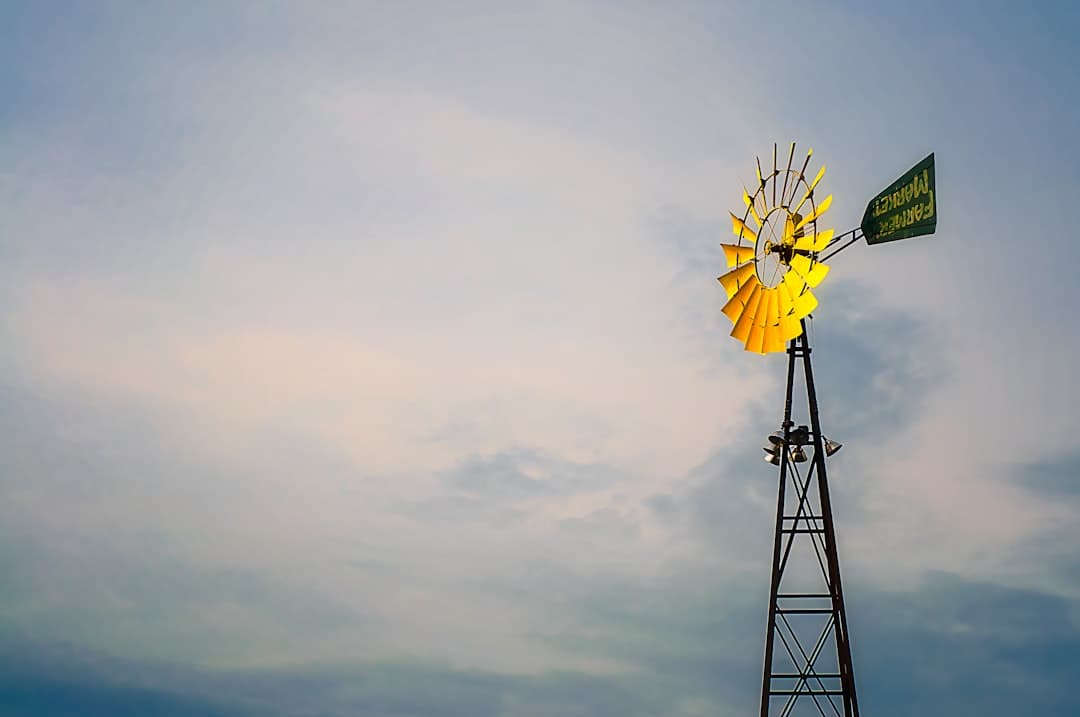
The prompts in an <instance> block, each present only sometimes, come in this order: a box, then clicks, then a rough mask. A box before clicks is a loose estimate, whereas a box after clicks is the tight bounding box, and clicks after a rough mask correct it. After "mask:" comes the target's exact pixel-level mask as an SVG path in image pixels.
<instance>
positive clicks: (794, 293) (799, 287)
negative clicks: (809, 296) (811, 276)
mask: <svg viewBox="0 0 1080 717" xmlns="http://www.w3.org/2000/svg"><path fill="white" fill-rule="evenodd" d="M780 282H781V283H782V284H783V285H784V286H786V287H787V289H788V291H789V292H790V293H791V305H792V307H794V305H795V299H797V298H799V294H801V293H803V291H805V290H806V289H807V286H806V279H803V278H802V277H801V276H799V274H798V273H797V272H794V271H789V272H787V273H785V274H784V277H783V278H782V279H781V280H780Z"/></svg>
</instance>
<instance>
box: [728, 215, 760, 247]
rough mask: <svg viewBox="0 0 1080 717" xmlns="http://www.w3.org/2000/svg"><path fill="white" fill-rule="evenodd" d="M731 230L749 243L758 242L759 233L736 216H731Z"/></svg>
mask: <svg viewBox="0 0 1080 717" xmlns="http://www.w3.org/2000/svg"><path fill="white" fill-rule="evenodd" d="M731 230H732V231H733V232H735V236H737V237H739V238H740V239H746V240H747V241H749V242H756V241H757V233H756V232H754V230H753V229H751V228H750V227H748V226H746V224H745V223H743V220H742V219H739V218H738V217H737V216H735V215H734V214H732V215H731Z"/></svg>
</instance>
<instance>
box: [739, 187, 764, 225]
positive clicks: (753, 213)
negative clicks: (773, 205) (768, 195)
mask: <svg viewBox="0 0 1080 717" xmlns="http://www.w3.org/2000/svg"><path fill="white" fill-rule="evenodd" d="M742 200H743V204H745V205H746V208H747V209H749V210H750V216H752V217H753V218H754V221H755V222H757V225H758V226H759V227H760V226H761V217H759V216H758V213H757V207H755V206H754V200H753V199H751V198H750V194H749V192H747V191H746V187H743V190H742Z"/></svg>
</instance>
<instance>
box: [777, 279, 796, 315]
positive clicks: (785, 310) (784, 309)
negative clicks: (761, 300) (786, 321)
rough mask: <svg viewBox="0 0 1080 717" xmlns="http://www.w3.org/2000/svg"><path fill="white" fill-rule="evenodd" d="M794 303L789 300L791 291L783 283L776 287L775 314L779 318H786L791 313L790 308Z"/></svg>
mask: <svg viewBox="0 0 1080 717" xmlns="http://www.w3.org/2000/svg"><path fill="white" fill-rule="evenodd" d="M793 303H794V301H793V300H792V298H791V289H789V288H788V285H787V284H785V283H784V282H782V281H781V282H780V283H779V284H777V285H776V308H777V314H778V315H779V316H781V317H784V316H787V315H788V314H790V313H791V306H792V304H793Z"/></svg>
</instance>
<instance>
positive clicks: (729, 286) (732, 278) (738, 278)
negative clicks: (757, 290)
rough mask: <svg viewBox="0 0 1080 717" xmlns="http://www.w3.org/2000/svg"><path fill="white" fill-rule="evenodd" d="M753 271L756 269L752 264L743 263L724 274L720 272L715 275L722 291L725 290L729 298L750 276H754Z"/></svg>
mask: <svg viewBox="0 0 1080 717" xmlns="http://www.w3.org/2000/svg"><path fill="white" fill-rule="evenodd" d="M755 272H756V269H755V268H754V265H753V264H743V265H742V266H740V267H737V268H735V269H732V270H731V271H729V272H728V273H726V274H721V275H720V276H718V277H716V280H717V281H719V282H720V285H721V286H723V287H724V291H726V292H727V295H728V298H729V299H730V298H731V297H732V296H734V295H735V292H736V291H738V290H739V287H740V286H742V285H743V284H745V283H746V282H747V281H749V280H750V277H752V276H755Z"/></svg>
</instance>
